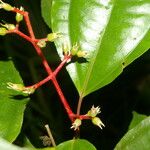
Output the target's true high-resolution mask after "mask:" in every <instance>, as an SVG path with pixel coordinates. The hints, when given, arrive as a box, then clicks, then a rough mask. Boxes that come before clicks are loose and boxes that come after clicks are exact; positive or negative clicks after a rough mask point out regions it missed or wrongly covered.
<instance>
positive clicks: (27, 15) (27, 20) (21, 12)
mask: <svg viewBox="0 0 150 150" xmlns="http://www.w3.org/2000/svg"><path fill="white" fill-rule="evenodd" d="M12 11H13V12H16V13H19V14H21V15H23V16H24V19H25V22H26V25H27V28H28V31H29V34H30V37H31V38H32V39H35V35H34V32H33V29H32V26H31V21H30V19H29V13H28V12H27V11H22V10H19V9H18V8H14V9H13V10H12Z"/></svg>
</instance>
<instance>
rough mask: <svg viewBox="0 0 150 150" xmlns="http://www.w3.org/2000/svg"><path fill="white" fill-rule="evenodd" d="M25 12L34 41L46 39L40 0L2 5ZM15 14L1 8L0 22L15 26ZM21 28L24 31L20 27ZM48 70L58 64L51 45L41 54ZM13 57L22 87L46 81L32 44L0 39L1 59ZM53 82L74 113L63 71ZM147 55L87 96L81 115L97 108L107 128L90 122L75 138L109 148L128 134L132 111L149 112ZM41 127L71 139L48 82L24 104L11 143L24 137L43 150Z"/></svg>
mask: <svg viewBox="0 0 150 150" xmlns="http://www.w3.org/2000/svg"><path fill="white" fill-rule="evenodd" d="M5 2H9V3H10V4H12V5H14V6H16V7H20V6H23V7H24V8H25V9H26V10H28V11H29V12H30V17H31V21H32V25H33V27H34V32H35V34H36V37H37V38H43V37H46V35H47V33H50V32H51V30H50V29H49V28H48V26H47V25H46V24H45V23H44V20H43V19H42V17H41V8H40V0H36V1H33V0H31V1H25V0H14V1H11V2H10V1H5ZM14 17H15V15H14V14H12V13H10V12H4V11H3V10H0V20H5V21H6V22H9V23H14V22H15V19H14ZM21 26H22V27H21V30H22V31H23V32H25V33H26V27H25V26H24V23H21ZM43 52H44V54H45V56H46V57H47V59H48V62H49V63H50V65H51V67H52V69H55V68H56V67H57V66H58V64H59V63H60V59H59V57H58V55H57V52H56V48H55V46H54V44H53V43H51V44H48V45H47V47H46V48H45V49H44V50H43ZM8 57H12V58H13V61H14V63H15V66H16V68H17V69H18V70H19V72H20V74H21V76H22V78H23V80H24V83H25V85H31V84H33V83H36V82H38V81H40V80H41V79H43V78H44V77H46V75H47V74H46V73H45V71H44V69H43V66H42V64H41V60H40V59H39V58H38V57H37V55H36V53H35V51H34V49H33V47H32V45H30V44H29V43H28V42H26V41H24V40H23V39H21V38H20V37H18V36H16V35H7V36H5V37H0V59H1V60H2V59H3V60H7V59H8ZM57 78H58V81H59V83H60V85H61V87H62V89H63V92H64V94H65V96H66V98H67V99H68V101H69V104H70V105H71V107H72V108H73V110H74V111H76V107H77V99H78V93H77V91H76V89H75V87H74V84H73V83H72V81H71V79H70V77H69V75H68V73H67V72H66V70H65V69H63V70H62V71H61V72H60V73H59V75H58V77H57ZM149 91H150V53H149V51H148V52H147V53H145V54H144V55H143V56H142V57H140V58H139V59H137V60H136V61H134V62H133V63H132V64H131V65H129V66H128V67H127V68H126V69H125V70H124V72H123V73H122V74H121V75H120V76H119V77H118V78H117V79H116V80H115V81H113V82H112V83H111V84H109V85H107V86H105V87H104V88H102V89H100V90H98V91H96V92H94V93H92V94H90V95H88V96H87V97H86V98H85V100H84V102H83V105H82V113H86V112H87V111H88V110H89V109H90V108H91V106H92V105H93V104H94V105H95V106H100V107H101V110H102V113H101V114H100V118H101V119H102V121H103V122H104V124H105V125H106V127H105V128H104V129H103V130H100V129H99V128H98V127H96V126H93V125H92V124H91V122H90V121H84V123H83V125H82V127H81V133H80V138H85V139H87V140H89V141H90V142H91V143H93V144H94V145H95V146H96V148H97V149H98V150H99V149H102V150H112V149H113V148H114V146H115V145H116V144H117V142H118V141H119V140H120V139H121V137H122V136H123V135H124V134H125V133H126V132H127V130H128V126H129V124H130V121H131V119H132V112H133V111H136V112H138V113H141V114H146V115H149V114H150V109H149V108H150V92H149ZM45 124H49V126H50V128H51V130H52V133H53V136H54V138H55V140H56V143H57V144H59V143H61V142H63V141H66V140H69V139H72V138H73V136H74V132H73V131H72V130H71V129H70V126H71V123H70V120H69V119H68V117H67V114H66V112H65V110H64V108H63V106H62V104H61V103H60V101H59V97H58V96H57V92H56V91H55V89H54V87H53V85H52V84H51V82H49V83H47V84H46V85H44V86H43V87H41V88H40V89H38V90H37V91H36V92H35V94H33V95H32V96H31V100H30V102H29V103H28V105H27V108H26V111H25V116H24V123H23V128H22V132H21V134H20V135H19V137H18V138H17V140H16V141H15V144H18V145H21V146H23V145H24V141H25V137H27V138H28V139H29V140H30V141H31V143H32V144H33V145H34V146H36V147H43V144H42V141H41V140H40V136H43V135H46V131H45V128H44V125H45Z"/></svg>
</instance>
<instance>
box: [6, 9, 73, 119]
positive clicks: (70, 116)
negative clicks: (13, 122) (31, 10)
mask: <svg viewBox="0 0 150 150" xmlns="http://www.w3.org/2000/svg"><path fill="white" fill-rule="evenodd" d="M12 11H13V12H16V13H20V14H21V15H23V16H24V19H25V23H26V25H27V28H28V31H29V34H30V37H29V36H26V35H25V34H23V33H22V32H20V31H19V30H18V29H17V28H16V29H15V30H12V31H8V33H17V34H18V35H20V36H21V37H23V38H24V39H26V40H27V41H29V42H31V43H32V45H33V46H34V48H35V50H36V52H37V54H38V55H39V57H40V58H41V59H42V63H43V65H44V67H45V70H46V72H47V73H48V75H49V76H51V75H52V77H51V80H52V82H53V84H54V86H55V88H56V91H57V93H58V95H59V97H60V100H61V102H62V104H63V105H64V108H65V109H66V111H67V113H68V116H69V118H70V120H71V121H73V120H74V117H73V116H75V115H74V113H73V111H72V110H71V108H70V106H69V104H68V102H67V100H66V98H65V96H64V94H63V92H62V90H61V88H60V86H59V84H58V82H57V80H56V77H55V76H54V75H53V71H52V69H51V68H50V66H49V64H48V62H47V60H46V58H45V56H44V54H43V52H42V51H41V49H40V48H39V47H38V46H37V44H36V39H35V35H34V32H33V29H32V26H31V22H30V19H29V15H28V12H26V11H21V10H19V9H18V8H14V9H13V10H12Z"/></svg>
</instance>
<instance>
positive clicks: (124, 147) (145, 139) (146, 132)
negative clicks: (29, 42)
mask: <svg viewBox="0 0 150 150" xmlns="http://www.w3.org/2000/svg"><path fill="white" fill-rule="evenodd" d="M149 141H150V117H147V118H146V119H144V120H143V121H141V122H140V123H139V124H138V125H137V126H135V127H134V128H132V129H131V130H129V131H128V132H127V133H126V134H125V136H124V137H123V138H122V139H121V140H120V142H119V143H118V144H117V146H116V147H115V150H133V149H136V150H141V149H143V150H149V149H150V142H149Z"/></svg>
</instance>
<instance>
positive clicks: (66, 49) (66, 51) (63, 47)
mask: <svg viewBox="0 0 150 150" xmlns="http://www.w3.org/2000/svg"><path fill="white" fill-rule="evenodd" d="M62 50H63V54H64V55H68V54H70V48H69V45H68V44H67V43H63V44H62Z"/></svg>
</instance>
